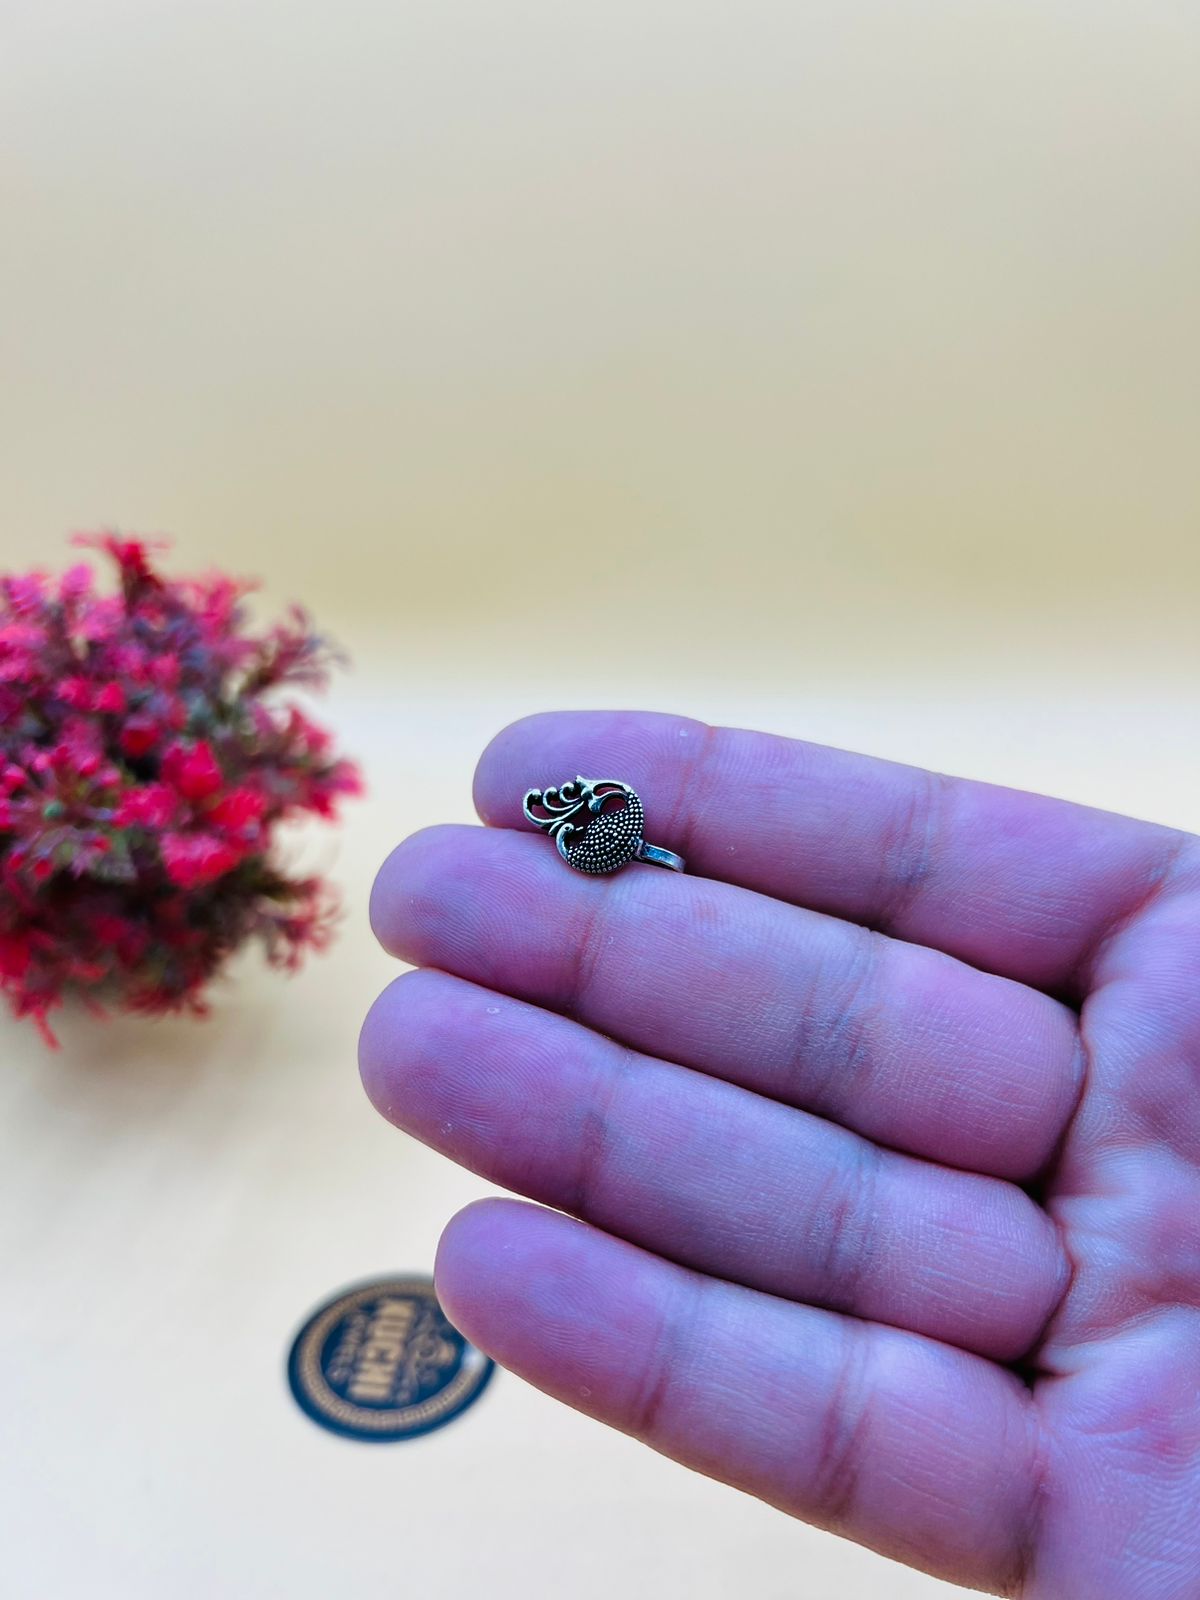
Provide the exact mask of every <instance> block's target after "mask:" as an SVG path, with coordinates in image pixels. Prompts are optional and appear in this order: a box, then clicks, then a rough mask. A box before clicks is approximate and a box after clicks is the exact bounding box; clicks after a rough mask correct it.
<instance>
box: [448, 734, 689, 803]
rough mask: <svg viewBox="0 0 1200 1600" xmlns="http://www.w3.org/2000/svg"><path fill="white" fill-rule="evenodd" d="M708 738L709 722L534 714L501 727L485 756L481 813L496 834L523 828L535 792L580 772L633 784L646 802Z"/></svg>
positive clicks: (480, 773) (477, 783)
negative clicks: (698, 741)
mask: <svg viewBox="0 0 1200 1600" xmlns="http://www.w3.org/2000/svg"><path fill="white" fill-rule="evenodd" d="M703 732H704V724H703V723H699V722H692V721H691V720H690V719H688V718H686V717H672V716H668V715H664V714H663V713H661V712H654V711H539V712H535V713H534V714H533V715H532V716H528V717H521V718H519V719H518V720H517V721H516V722H511V723H509V725H508V726H507V727H506V728H502V729H501V731H500V732H499V733H498V734H497V735H496V736H495V738H494V739H492V741H491V742H490V744H489V745H488V746H487V748H486V749H485V750H484V752H483V754H482V756H480V758H479V763H478V766H477V767H476V769H475V780H474V785H473V790H474V798H475V809H476V811H477V812H478V813H479V816H480V818H481V820H482V821H483V822H485V823H486V824H487V825H488V826H489V827H493V828H496V827H503V828H515V827H519V826H521V825H522V824H523V820H524V819H523V815H522V810H521V802H522V801H523V799H524V797H525V795H526V793H527V792H528V790H530V789H536V788H545V787H546V786H548V785H550V784H560V783H563V782H565V781H566V780H567V779H570V778H573V777H575V776H576V774H577V773H583V774H584V776H586V777H591V778H617V779H620V780H622V781H623V782H627V783H632V784H633V785H634V787H635V788H637V789H638V790H639V792H642V793H643V798H647V796H648V795H649V794H651V793H654V792H656V791H658V790H661V789H662V788H663V787H664V780H668V781H669V770H668V769H669V768H670V767H671V765H672V764H673V763H676V762H678V759H679V755H680V752H681V750H683V749H684V748H686V746H687V741H688V740H689V739H692V738H693V737H696V736H699V735H701V734H702V733H703Z"/></svg>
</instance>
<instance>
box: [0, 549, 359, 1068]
mask: <svg viewBox="0 0 1200 1600" xmlns="http://www.w3.org/2000/svg"><path fill="white" fill-rule="evenodd" d="M78 542H80V543H82V544H86V545H90V546H93V547H95V548H99V549H102V550H104V551H105V552H106V553H107V554H108V555H109V556H110V557H111V558H112V560H113V561H114V562H115V564H116V568H117V573H118V576H119V580H120V581H119V587H118V589H117V592H116V593H112V594H108V593H102V592H99V591H98V590H97V588H96V586H95V581H94V576H93V573H92V570H91V568H90V567H89V566H87V565H80V566H75V567H72V568H71V570H70V571H68V572H66V573H65V574H63V575H62V576H61V577H58V578H51V577H49V576H47V575H46V574H45V573H41V572H34V573H28V574H25V575H23V576H7V577H0V988H2V989H3V991H4V993H5V994H6V996H7V998H8V1000H9V1002H10V1004H11V1005H12V1008H13V1009H14V1011H15V1012H16V1014H17V1015H18V1016H31V1017H32V1018H34V1020H35V1021H36V1022H37V1024H38V1026H39V1027H40V1028H41V1029H42V1031H43V1033H44V1034H45V1035H46V1037H47V1038H48V1039H50V1040H51V1042H53V1036H52V1034H51V1032H50V1029H49V1025H48V1022H47V1017H48V1015H49V1013H50V1012H51V1011H52V1010H53V1009H54V1008H55V1007H56V1006H57V1005H58V1004H59V1003H60V1002H61V1000H62V997H63V996H64V994H66V993H68V992H75V993H79V994H82V995H83V996H84V997H85V998H87V999H88V1000H89V1001H90V1002H92V1003H95V1004H98V1005H100V1006H103V1005H104V1004H105V1003H111V1004H113V1005H116V1006H120V1007H125V1008H127V1009H132V1010H138V1011H146V1012H164V1011H171V1010H179V1009H185V1008H186V1009H192V1010H197V1011H199V1010H203V994H204V990H205V986H206V985H207V983H208V981H209V979H210V978H212V976H213V975H214V974H215V973H216V972H217V970H218V969H219V967H220V966H221V965H222V963H223V962H224V960H225V958H226V957H227V956H228V955H229V954H230V953H231V952H232V951H233V950H234V949H236V948H237V947H238V946H239V945H241V944H242V943H243V942H244V941H245V940H247V939H248V938H257V939H259V940H261V942H262V944H263V945H264V947H265V950H266V953H267V957H268V959H269V960H270V961H271V962H272V963H273V964H276V965H280V966H285V967H288V968H293V967H295V965H296V964H297V963H298V961H299V960H300V958H301V956H302V954H303V953H304V951H305V950H306V949H308V948H320V947H322V946H323V945H324V943H325V942H326V940H327V938H328V935H329V931H330V927H331V922H332V919H333V916H334V912H335V905H334V901H333V897H332V895H331V893H330V891H329V890H328V888H327V886H326V885H325V884H324V883H323V882H322V880H321V879H319V878H316V877H294V876H289V875H288V874H287V872H286V871H285V870H284V869H283V867H282V866H281V865H279V864H278V862H277V861H276V860H275V859H274V858H273V855H272V850H271V843H272V835H273V833H274V830H275V827H276V824H278V823H280V822H283V821H285V820H290V819H294V818H298V817H301V816H303V815H304V814H306V813H309V814H311V813H316V814H318V815H320V816H322V817H331V816H332V815H333V814H334V809H335V805H336V803H337V800H338V798H339V797H340V796H342V795H345V794H353V793H357V792H358V790H359V787H360V783H359V776H358V772H357V769H356V768H355V767H354V766H353V765H352V764H351V763H350V762H348V761H346V760H343V759H340V758H339V757H338V756H336V755H335V754H334V752H333V751H332V749H331V744H330V738H329V735H328V734H327V733H326V732H325V731H324V730H323V729H321V728H318V727H316V726H315V725H314V724H313V723H312V722H311V721H310V720H309V719H308V718H307V717H306V716H305V715H304V713H303V711H302V710H301V709H300V708H299V706H297V705H295V704H294V703H290V702H288V701H287V700H284V701H283V702H280V700H279V698H278V695H277V694H276V693H275V691H280V690H283V691H286V690H288V689H289V688H291V689H299V688H303V689H317V688H320V687H322V686H323V685H324V683H325V680H326V677H327V673H328V669H329V666H330V665H331V662H332V659H333V658H332V655H331V653H330V651H329V649H328V648H327V646H326V645H325V644H324V643H323V642H322V641H321V639H320V638H319V637H318V636H317V635H316V634H314V632H313V631H312V628H311V625H310V623H309V621H308V618H307V617H306V615H305V614H304V613H303V612H302V611H300V610H298V609H297V610H293V611H292V612H291V613H290V614H289V616H288V618H287V620H286V621H284V622H283V623H281V624H279V625H277V626H275V627H273V628H270V629H269V630H267V631H265V632H257V633H256V632H254V631H253V630H252V629H251V628H250V627H249V624H248V619H247V616H246V611H245V607H244V603H243V602H244V599H245V596H246V594H247V593H248V592H249V589H250V588H251V587H252V586H251V585H249V584H246V583H244V582H239V581H236V580H234V579H231V578H228V577H225V576H223V575H216V576H213V577H211V578H206V579H202V580H194V581H180V580H167V579H165V578H163V577H162V576H160V575H159V573H158V572H156V570H155V568H154V565H153V562H152V559H151V552H150V548H149V547H148V546H147V545H146V544H145V543H142V542H138V541H135V540H124V539H119V538H116V537H113V536H111V535H96V536H91V537H86V538H82V539H80V540H79V541H78Z"/></svg>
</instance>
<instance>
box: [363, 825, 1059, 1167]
mask: <svg viewBox="0 0 1200 1600" xmlns="http://www.w3.org/2000/svg"><path fill="white" fill-rule="evenodd" d="M371 917H372V923H373V925H374V927H375V931H376V933H377V935H378V936H379V938H380V940H381V941H382V943H383V944H384V946H385V947H386V948H387V949H389V950H390V951H391V952H392V953H393V954H396V955H398V956H400V957H402V958H403V959H404V960H406V961H411V962H413V963H414V964H415V965H418V966H433V967H440V968H442V969H443V970H445V971H447V972H452V973H455V974H456V975H457V976H459V977H463V978H468V979H470V980H472V981H473V982H475V983H481V984H485V985H487V986H488V987H489V988H493V989H499V990H503V991H505V992H507V993H509V994H512V995H515V996H518V997H519V998H521V999H524V1000H530V1001H533V1002H535V1003H536V1004H538V1005H542V1006H547V1007H551V1008H554V1009H558V1010H564V1011H567V1012H568V1013H570V1014H571V1015H572V1016H574V1017H576V1018H578V1019H579V1020H580V1021H582V1022H586V1023H587V1024H588V1025H589V1026H591V1027H594V1028H598V1029H600V1030H601V1031H603V1032H605V1033H609V1034H612V1035H613V1036H615V1037H617V1038H619V1039H621V1040H622V1041H623V1042H624V1043H626V1044H628V1045H631V1046H633V1047H634V1048H635V1049H638V1050H644V1051H648V1052H650V1053H651V1054H653V1055H656V1056H662V1057H666V1058H667V1059H669V1060H671V1061H677V1062H680V1063H682V1064H683V1065H685V1066H689V1067H693V1068H696V1069H698V1070H700V1071H703V1072H708V1073H712V1074H714V1075H715V1076H718V1077H723V1078H727V1079H729V1080H730V1081H732V1082H734V1083H737V1084H740V1085H742V1086H743V1087H745V1088H748V1089H753V1090H755V1091H756V1092H758V1093H759V1094H763V1095H768V1096H770V1097H771V1098H772V1099H776V1100H780V1101H783V1102H784V1103H786V1104H790V1105H794V1106H799V1107H802V1108H804V1109H806V1110H810V1111H815V1112H818V1113H820V1114H821V1115H822V1116H825V1117H829V1118H832V1119H834V1120H836V1121H839V1122H841V1123H843V1124H844V1125H845V1126H846V1127H849V1128H853V1129H855V1130H857V1131H858V1132H860V1133H863V1134H865V1135H867V1136H868V1137H869V1138H871V1139H873V1140H875V1141H877V1142H878V1143H881V1144H885V1145H890V1146H893V1147H895V1148H897V1149H901V1150H907V1151H910V1152H912V1153H913V1154H916V1155H923V1156H928V1157H930V1158H932V1159H933V1160H937V1161H942V1162H945V1163H946V1164H948V1165H951V1166H959V1167H966V1168H969V1169H971V1170H973V1171H977V1172H986V1173H991V1174H994V1175H996V1176H999V1177H1006V1178H1013V1179H1017V1180H1023V1179H1027V1178H1030V1177H1032V1176H1033V1175H1034V1174H1036V1173H1037V1172H1038V1171H1039V1169H1040V1168H1041V1167H1042V1165H1043V1164H1044V1162H1045V1161H1046V1160H1047V1158H1048V1157H1049V1155H1050V1153H1051V1152H1052V1150H1053V1149H1054V1146H1055V1145H1056V1143H1057V1142H1058V1140H1059V1138H1060V1136H1061V1134H1062V1131H1063V1128H1064V1127H1065V1125H1066V1121H1067V1119H1068V1117H1069V1116H1070V1114H1071V1112H1072V1110H1073V1108H1074V1104H1075V1100H1076V1097H1077V1092H1078V1083H1079V1050H1078V1034H1077V1029H1076V1026H1075V1019H1074V1016H1073V1014H1072V1013H1071V1012H1070V1011H1069V1010H1068V1008H1067V1007H1066V1006H1063V1005H1061V1004H1059V1003H1058V1002H1057V1001H1055V1000H1052V999H1051V998H1049V997H1048V996H1046V995H1044V994H1040V993H1039V992H1037V991H1036V990H1033V989H1028V988H1026V987H1025V986H1024V985H1022V984H1018V983H1013V982H1011V981H1010V980H1008V979H1005V978H997V977H994V976H992V975H991V974H988V973H982V972H979V971H977V970H976V969H975V968H973V967H969V966H966V965H965V964H964V963H962V962H959V961H956V960H955V959H954V958H953V957H950V956H947V955H944V954H942V953H940V952H938V951H934V950H929V949H926V948H924V947H923V946H919V945H909V944H905V943H903V942H902V941H900V940H895V939H889V938H885V937H884V936H882V935H880V934H876V933H873V932H871V931H870V930H868V929H866V928H861V927H858V926H856V925H855V924H853V923H848V922H842V921H840V920H839V919H837V918H835V917H829V916H825V915H822V914H820V913H817V912H812V911H806V910H803V909H800V908H797V907H795V906H791V905H785V904H783V903H781V902H779V901H776V900H772V899H770V898H769V897H768V896H766V895H762V894H757V893H755V892H753V891H752V890H747V889H741V888H737V887H735V886H733V885H730V884H724V883H716V882H713V881H711V880H708V879H704V878H696V877H690V876H682V875H677V874H675V873H668V872H663V871H662V870H661V869H658V868H655V867H647V866H640V865H634V866H631V867H628V868H626V869H625V870H624V871H623V872H621V873H618V874H617V875H616V876H615V877H612V878H607V879H604V878H589V877H585V876H583V875H581V874H578V873H574V872H572V871H571V870H570V869H569V868H567V867H565V866H564V865H563V863H562V861H561V860H560V859H559V857H558V854H557V852H556V851H555V850H554V849H553V848H547V845H546V842H545V840H543V839H542V838H540V837H537V836H534V835H531V834H524V833H517V832H513V831H509V830H505V829H490V828H487V829H485V828H472V827H459V826H446V827H438V828H430V829H426V830H425V831H424V832H422V833H418V834H415V835H414V836H413V837H412V838H410V839H408V840H406V841H405V842H404V843H403V844H402V845H400V846H399V848H398V849H397V850H395V851H394V852H393V853H392V855H391V856H390V857H389V859H388V861H387V862H386V863H385V864H384V867H383V869H382V870H381V872H380V874H379V877H378V879H377V881H376V884H375V889H374V892H373V894H372V901H371Z"/></svg>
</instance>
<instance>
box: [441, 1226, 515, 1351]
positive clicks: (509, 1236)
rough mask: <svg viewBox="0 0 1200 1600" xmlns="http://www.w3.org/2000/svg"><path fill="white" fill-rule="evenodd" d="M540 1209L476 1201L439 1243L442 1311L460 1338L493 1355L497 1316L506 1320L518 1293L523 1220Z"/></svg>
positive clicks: (444, 1231) (445, 1230)
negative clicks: (506, 1304) (507, 1303)
mask: <svg viewBox="0 0 1200 1600" xmlns="http://www.w3.org/2000/svg"><path fill="white" fill-rule="evenodd" d="M540 1210H541V1208H540V1207H538V1206H532V1205H525V1204H523V1203H522V1202H521V1201H519V1200H505V1199H499V1198H496V1197H492V1196H489V1197H488V1198H486V1199H483V1200H473V1201H472V1202H471V1204H470V1205H468V1206H464V1207H463V1209H462V1210H461V1211H459V1212H456V1213H455V1215H454V1216H453V1217H451V1218H450V1221H449V1222H448V1223H447V1224H446V1226H445V1227H444V1228H443V1230H442V1236H441V1238H440V1239H439V1240H438V1247H437V1253H436V1255H435V1257H434V1263H433V1284H434V1289H435V1291H436V1293H437V1297H438V1300H439V1302H440V1303H441V1306H442V1309H443V1311H445V1313H446V1315H447V1316H448V1317H449V1318H450V1321H451V1322H452V1323H453V1324H454V1326H455V1327H456V1328H457V1329H458V1331H459V1332H460V1333H461V1334H463V1335H464V1336H465V1337H466V1338H468V1339H470V1341H471V1343H472V1344H475V1345H478V1346H479V1348H480V1349H481V1350H487V1351H488V1352H489V1354H491V1353H493V1352H492V1350H491V1346H492V1345H493V1344H494V1343H495V1332H496V1330H495V1323H496V1313H497V1311H499V1312H500V1314H501V1317H503V1311H504V1302H505V1300H506V1298H507V1299H511V1298H512V1296H513V1295H514V1294H516V1293H519V1285H520V1264H519V1262H518V1261H517V1259H516V1257H517V1254H518V1248H519V1240H518V1234H519V1233H520V1230H521V1225H522V1222H523V1221H525V1220H528V1219H529V1218H530V1217H531V1216H536V1215H537V1214H538V1213H539V1212H540ZM505 1285H507V1286H508V1291H509V1292H508V1295H507V1296H506V1295H505V1293H504V1286H505ZM498 1291H499V1292H498Z"/></svg>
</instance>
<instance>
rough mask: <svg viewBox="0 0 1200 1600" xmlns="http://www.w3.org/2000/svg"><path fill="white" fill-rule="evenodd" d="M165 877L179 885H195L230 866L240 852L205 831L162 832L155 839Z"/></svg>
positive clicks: (209, 881) (192, 887)
mask: <svg viewBox="0 0 1200 1600" xmlns="http://www.w3.org/2000/svg"><path fill="white" fill-rule="evenodd" d="M159 850H160V852H161V854H162V859H163V865H164V866H165V867H166V869H167V877H168V878H170V880H171V882H172V883H177V884H178V885H179V887H180V888H181V889H197V888H199V887H200V885H201V884H205V883H213V882H215V881H216V879H217V878H223V877H224V876H225V874H226V873H227V872H230V871H232V870H233V868H234V867H236V866H237V864H238V862H239V861H240V860H241V852H240V851H238V850H236V849H235V848H234V847H233V845H231V844H229V843H227V842H226V841H225V840H224V839H215V838H213V836H212V835H211V834H207V833H164V834H163V836H162V840H161V841H160V843H159Z"/></svg>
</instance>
